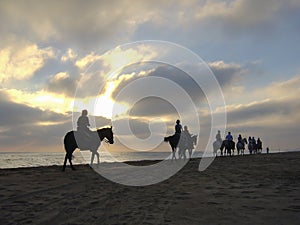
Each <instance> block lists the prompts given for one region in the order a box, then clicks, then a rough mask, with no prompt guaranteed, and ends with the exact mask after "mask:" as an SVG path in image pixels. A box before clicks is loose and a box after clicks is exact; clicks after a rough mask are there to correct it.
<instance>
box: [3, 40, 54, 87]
mask: <svg viewBox="0 0 300 225" xmlns="http://www.w3.org/2000/svg"><path fill="white" fill-rule="evenodd" d="M53 57H54V51H53V50H52V48H51V47H47V48H39V47H38V46H37V45H36V44H27V45H23V46H18V45H16V46H10V47H6V48H3V49H1V50H0V81H1V82H6V81H7V80H10V79H15V80H26V79H29V78H31V77H32V76H34V74H35V72H36V71H38V70H39V69H41V68H42V67H43V66H44V65H45V62H46V60H48V59H49V58H53Z"/></svg>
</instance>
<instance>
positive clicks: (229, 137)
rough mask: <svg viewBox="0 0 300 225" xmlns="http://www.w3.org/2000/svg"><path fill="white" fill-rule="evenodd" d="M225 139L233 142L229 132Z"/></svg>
mask: <svg viewBox="0 0 300 225" xmlns="http://www.w3.org/2000/svg"><path fill="white" fill-rule="evenodd" d="M225 139H226V140H228V141H233V137H232V135H231V132H230V131H229V132H228V134H227V135H226V138H225Z"/></svg>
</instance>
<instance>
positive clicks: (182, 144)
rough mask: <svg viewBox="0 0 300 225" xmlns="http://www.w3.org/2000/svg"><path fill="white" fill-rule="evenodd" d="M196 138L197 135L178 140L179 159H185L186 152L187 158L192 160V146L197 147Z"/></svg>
mask: <svg viewBox="0 0 300 225" xmlns="http://www.w3.org/2000/svg"><path fill="white" fill-rule="evenodd" d="M181 137H183V135H181ZM197 137H198V136H197V135H192V136H190V137H184V138H181V139H180V141H179V144H178V148H179V158H182V157H183V158H184V159H186V155H185V152H186V150H188V152H189V158H192V153H193V149H194V146H196V145H197Z"/></svg>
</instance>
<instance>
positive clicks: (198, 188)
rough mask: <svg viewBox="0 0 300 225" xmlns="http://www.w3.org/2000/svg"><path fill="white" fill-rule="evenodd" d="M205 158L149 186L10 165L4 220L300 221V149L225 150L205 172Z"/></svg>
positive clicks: (85, 170)
mask: <svg viewBox="0 0 300 225" xmlns="http://www.w3.org/2000/svg"><path fill="white" fill-rule="evenodd" d="M144 163H145V162H144ZM146 163H147V162H146ZM137 164H143V162H140V163H137ZM198 164H199V159H194V160H191V161H190V162H189V163H188V164H187V165H186V166H185V167H184V168H183V169H182V170H181V171H180V172H179V173H177V174H176V175H174V176H173V177H171V178H170V179H168V180H166V181H164V182H161V183H159V184H155V185H150V186H146V187H130V186H124V185H120V184H116V183H113V182H111V181H109V180H106V179H104V178H102V177H101V176H100V175H98V174H97V173H95V172H94V171H93V170H92V169H91V168H90V167H89V166H88V165H80V166H76V168H77V170H76V171H71V170H70V168H69V167H68V168H67V170H66V172H64V173H63V172H61V167H58V166H51V167H37V168H22V169H21V168H20V169H3V170H0V181H1V188H0V209H1V214H0V224H130V225H132V224H139V225H141V224H175V225H176V224H178V225H184V224H189V225H191V224H272V225H274V224H299V223H300V176H299V175H300V153H281V154H270V155H255V156H244V157H222V158H221V157H219V158H217V159H216V160H215V161H214V162H213V164H212V165H211V166H210V167H209V168H208V169H207V170H205V171H204V172H198V170H197V168H198Z"/></svg>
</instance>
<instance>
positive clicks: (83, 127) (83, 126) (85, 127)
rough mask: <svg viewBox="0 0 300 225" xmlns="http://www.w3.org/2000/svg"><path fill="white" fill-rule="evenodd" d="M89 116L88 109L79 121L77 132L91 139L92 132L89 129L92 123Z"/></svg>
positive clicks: (83, 111)
mask: <svg viewBox="0 0 300 225" xmlns="http://www.w3.org/2000/svg"><path fill="white" fill-rule="evenodd" d="M87 115H88V111H87V110H86V109H84V110H82V112H81V116H80V117H79V118H78V120H77V130H78V131H80V132H81V133H82V134H84V136H85V137H88V138H89V137H91V135H92V131H91V130H90V129H89V126H90V121H89V118H88V116H87Z"/></svg>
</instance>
